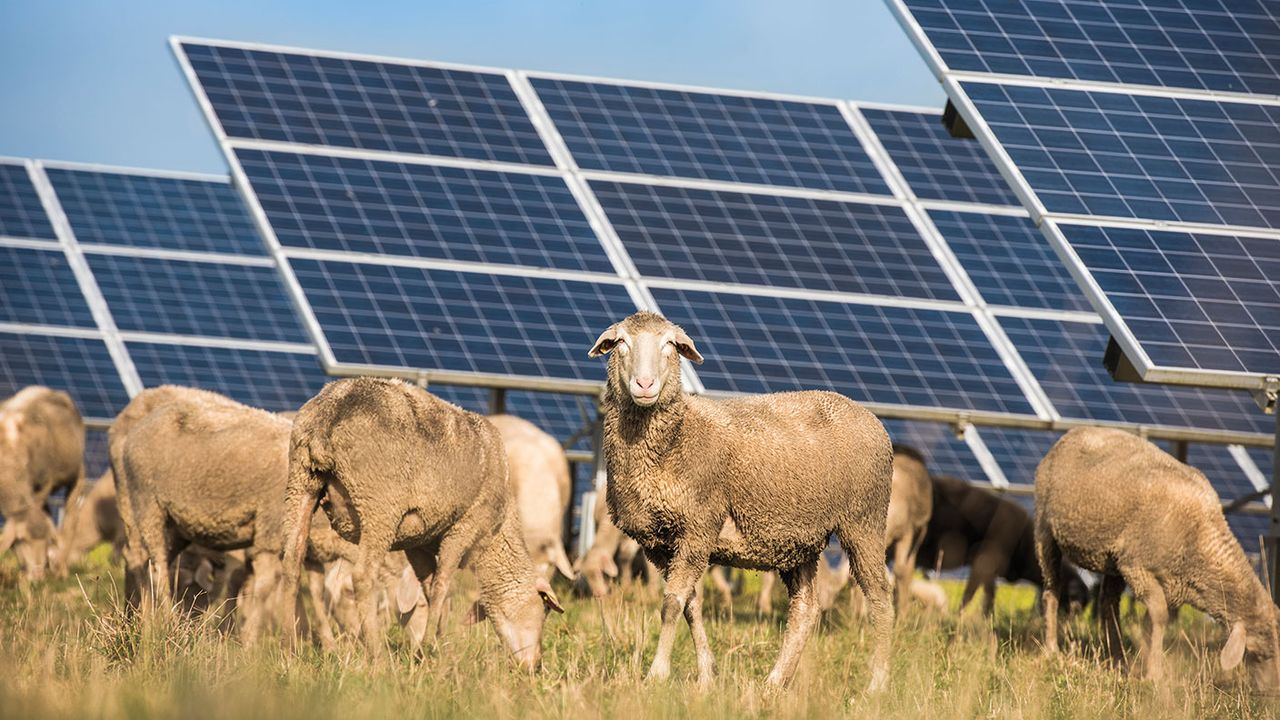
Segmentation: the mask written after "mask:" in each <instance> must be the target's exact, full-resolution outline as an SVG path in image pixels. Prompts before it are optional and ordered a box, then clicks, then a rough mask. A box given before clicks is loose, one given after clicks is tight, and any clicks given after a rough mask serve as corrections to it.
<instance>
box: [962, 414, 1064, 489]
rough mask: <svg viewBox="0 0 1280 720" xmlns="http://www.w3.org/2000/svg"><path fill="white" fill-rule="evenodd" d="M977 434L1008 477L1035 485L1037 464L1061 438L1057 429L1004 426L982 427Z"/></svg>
mask: <svg viewBox="0 0 1280 720" xmlns="http://www.w3.org/2000/svg"><path fill="white" fill-rule="evenodd" d="M978 433H979V434H980V435H982V442H983V444H984V445H986V446H987V449H988V450H990V451H991V456H992V457H994V458H995V460H996V463H997V464H998V465H999V466H1000V469H1001V470H1003V471H1004V475H1005V478H1006V479H1008V481H1009V482H1010V483H1011V484H1013V485H1024V486H1025V485H1034V484H1035V482H1036V466H1037V465H1039V464H1040V461H1041V460H1042V459H1044V456H1045V453H1047V452H1049V448H1051V447H1053V444H1054V443H1056V442H1057V441H1058V438H1060V437H1062V435H1061V434H1060V433H1055V432H1045V431H1043V430H1023V429H1021V428H1003V427H984V428H979V429H978Z"/></svg>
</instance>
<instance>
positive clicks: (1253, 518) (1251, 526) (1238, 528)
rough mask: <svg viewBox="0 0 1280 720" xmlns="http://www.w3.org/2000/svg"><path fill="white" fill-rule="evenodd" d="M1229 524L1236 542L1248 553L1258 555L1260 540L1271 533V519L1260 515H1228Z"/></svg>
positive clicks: (1237, 513)
mask: <svg viewBox="0 0 1280 720" xmlns="http://www.w3.org/2000/svg"><path fill="white" fill-rule="evenodd" d="M1227 524H1228V525H1230V526H1231V532H1233V533H1235V536H1236V540H1237V541H1239V543H1240V547H1242V548H1244V551H1245V552H1246V553H1250V554H1252V555H1257V554H1258V552H1259V549H1260V545H1259V544H1258V539H1259V538H1261V537H1265V536H1266V535H1267V534H1268V533H1270V532H1271V518H1270V517H1268V516H1267V515H1264V514H1259V513H1248V514H1245V513H1239V512H1236V513H1231V514H1230V515H1227Z"/></svg>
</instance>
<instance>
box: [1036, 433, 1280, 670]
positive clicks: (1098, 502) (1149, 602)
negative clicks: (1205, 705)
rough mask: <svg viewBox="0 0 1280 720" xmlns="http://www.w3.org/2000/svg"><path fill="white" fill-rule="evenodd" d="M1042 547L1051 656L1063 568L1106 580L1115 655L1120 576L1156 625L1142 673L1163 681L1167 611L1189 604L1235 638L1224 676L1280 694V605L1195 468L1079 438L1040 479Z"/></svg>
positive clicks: (1126, 444)
mask: <svg viewBox="0 0 1280 720" xmlns="http://www.w3.org/2000/svg"><path fill="white" fill-rule="evenodd" d="M1035 534H1036V548H1037V551H1038V555H1039V560H1040V568H1041V571H1042V572H1043V573H1044V578H1045V589H1044V611H1045V648H1046V650H1047V651H1049V652H1056V651H1057V646H1058V645H1057V642H1058V638H1057V613H1056V609H1057V604H1058V596H1057V593H1056V591H1057V589H1058V588H1059V586H1060V583H1061V582H1062V579H1061V575H1060V572H1059V568H1060V567H1061V559H1062V558H1066V559H1069V560H1071V561H1072V562H1074V563H1076V564H1077V565H1079V566H1080V567H1082V568H1085V569H1088V570H1092V571H1094V572H1097V573H1101V574H1103V575H1104V576H1105V577H1106V582H1105V583H1104V589H1106V588H1107V587H1109V588H1110V590H1111V592H1108V593H1104V595H1105V597H1103V598H1100V599H1099V605H1100V606H1103V607H1100V611H1101V612H1100V613H1099V614H1100V615H1101V617H1102V618H1103V619H1104V625H1106V626H1108V627H1107V632H1106V635H1107V636H1108V638H1109V643H1108V644H1109V645H1110V647H1111V650H1112V652H1113V653H1117V652H1118V651H1119V639H1120V637H1119V635H1120V632H1119V626H1118V623H1117V617H1116V603H1117V602H1118V599H1119V593H1118V592H1115V590H1116V589H1117V588H1118V586H1119V582H1118V578H1123V579H1124V581H1125V582H1127V583H1128V584H1129V587H1130V588H1132V589H1133V594H1134V596H1135V597H1137V598H1138V599H1139V600H1141V601H1142V602H1143V604H1145V605H1146V608H1147V616H1148V617H1149V618H1150V621H1151V635H1150V644H1149V647H1148V648H1147V674H1148V676H1149V677H1150V678H1151V679H1153V680H1160V679H1161V677H1162V675H1163V665H1164V664H1163V656H1164V649H1163V648H1164V633H1165V627H1166V625H1167V623H1168V621H1169V608H1170V607H1171V606H1176V605H1181V604H1184V603H1189V604H1191V605H1193V606H1195V607H1197V608H1199V609H1200V610H1203V611H1204V612H1206V613H1208V614H1209V615H1212V616H1213V617H1214V618H1216V619H1217V620H1219V621H1220V622H1222V623H1223V625H1225V626H1226V627H1227V628H1229V630H1230V634H1229V636H1228V638H1227V642H1226V646H1225V647H1224V648H1223V650H1222V653H1221V655H1220V657H1219V660H1220V662H1221V665H1222V667H1223V669H1224V670H1230V669H1232V668H1234V667H1235V666H1236V665H1238V664H1239V663H1240V661H1241V660H1242V659H1243V660H1244V661H1245V665H1246V667H1248V669H1249V671H1250V674H1251V676H1252V679H1253V681H1254V683H1255V684H1256V686H1257V687H1259V688H1260V689H1263V690H1268V691H1274V690H1276V689H1278V688H1280V663H1278V662H1277V661H1278V660H1280V645H1278V640H1280V637H1278V636H1280V633H1278V632H1277V616H1278V612H1280V611H1277V609H1276V606H1275V605H1274V604H1273V603H1272V601H1271V597H1270V596H1269V594H1268V593H1267V591H1266V590H1265V589H1264V588H1263V586H1262V583H1261V582H1260V581H1259V580H1258V576H1257V575H1255V574H1254V572H1253V569H1252V568H1251V567H1250V565H1249V561H1248V560H1247V559H1246V558H1245V554H1244V551H1243V550H1242V549H1241V548H1240V543H1238V542H1236V539H1235V537H1234V536H1233V535H1232V534H1231V530H1230V529H1229V528H1228V527H1227V521H1226V518H1225V517H1223V514H1222V503H1221V500H1220V499H1219V498H1218V494H1217V493H1216V492H1214V490H1213V487H1212V486H1211V485H1210V484H1209V481H1208V480H1207V479H1205V476H1204V475H1203V474H1202V473H1201V472H1200V471H1199V470H1196V469H1195V468H1192V467H1189V466H1187V465H1184V464H1182V463H1180V462H1178V461H1177V460H1175V459H1174V458H1173V457H1171V456H1170V455H1168V454H1166V453H1165V452H1164V451H1162V450H1160V449H1159V448H1158V447H1156V446H1155V445H1153V444H1151V443H1150V442H1147V441H1146V440H1143V439H1141V438H1139V437H1136V436H1134V435H1130V434H1128V433H1125V432H1122V431H1119V430H1113V429H1104V428H1078V429H1075V430H1072V431H1071V432H1069V433H1067V434H1066V435H1064V436H1063V437H1062V438H1061V439H1059V440H1058V442H1057V443H1055V444H1054V446H1053V447H1052V448H1051V449H1050V450H1049V452H1048V454H1046V455H1045V457H1044V460H1042V461H1041V462H1040V466H1039V467H1038V468H1037V469H1036V519H1035Z"/></svg>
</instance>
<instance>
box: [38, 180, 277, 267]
mask: <svg viewBox="0 0 1280 720" xmlns="http://www.w3.org/2000/svg"><path fill="white" fill-rule="evenodd" d="M46 172H48V174H49V182H50V183H51V184H52V185H53V188H54V190H55V191H56V192H57V194H58V202H59V204H61V205H62V209H63V211H64V212H65V213H66V215H67V220H68V222H70V223H71V229H72V230H73V231H74V232H75V235H76V240H77V242H79V243H80V244H81V245H86V244H103V245H125V246H129V247H141V248H163V249H166V250H189V251H194V252H213V253H236V254H241V255H264V254H266V248H265V247H264V246H263V244H262V239H261V238H260V237H259V236H258V233H257V231H256V230H255V229H254V227H253V222H252V220H250V219H249V213H248V212H247V211H246V210H245V207H244V203H243V202H242V201H241V200H240V198H239V196H237V194H236V191H235V189H234V188H232V186H231V183H230V182H228V181H224V182H215V181H212V180H189V179H183V178H173V177H157V176H153V175H143V174H138V173H124V172H98V171H90V170H70V169H64V168H48V169H47V171H46Z"/></svg>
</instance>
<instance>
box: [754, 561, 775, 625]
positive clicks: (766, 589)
mask: <svg viewBox="0 0 1280 720" xmlns="http://www.w3.org/2000/svg"><path fill="white" fill-rule="evenodd" d="M777 579H778V574H777V573H775V572H773V571H769V572H767V573H764V574H763V575H761V576H760V597H758V598H756V614H757V615H772V614H773V583H774V581H776V580H777Z"/></svg>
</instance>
